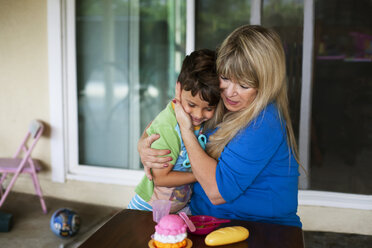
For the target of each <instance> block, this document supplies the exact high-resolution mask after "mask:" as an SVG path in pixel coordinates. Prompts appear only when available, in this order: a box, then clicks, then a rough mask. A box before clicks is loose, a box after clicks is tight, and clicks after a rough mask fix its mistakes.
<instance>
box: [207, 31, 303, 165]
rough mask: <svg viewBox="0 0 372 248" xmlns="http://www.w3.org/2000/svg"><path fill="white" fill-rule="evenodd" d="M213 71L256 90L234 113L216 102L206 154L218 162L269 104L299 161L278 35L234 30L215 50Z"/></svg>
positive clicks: (282, 53) (266, 32)
mask: <svg viewBox="0 0 372 248" xmlns="http://www.w3.org/2000/svg"><path fill="white" fill-rule="evenodd" d="M217 72H218V74H219V75H223V76H224V77H227V78H229V79H231V80H232V81H233V82H235V83H237V82H238V83H239V84H242V85H246V86H248V87H251V88H254V89H256V90H257V95H256V97H255V99H254V100H253V101H252V103H251V104H250V105H249V106H248V107H247V108H244V109H242V110H240V111H236V112H229V111H228V110H227V109H226V108H225V106H224V104H223V101H220V102H219V104H218V106H217V109H216V112H215V115H214V117H213V119H212V120H210V121H209V123H208V127H207V128H213V127H218V130H217V131H216V133H215V134H213V135H212V136H211V137H210V139H209V141H208V145H207V152H208V154H209V155H210V156H212V157H213V158H215V159H218V157H219V156H220V155H221V153H222V151H223V149H224V148H225V146H226V145H227V144H228V143H229V142H230V141H231V140H232V139H233V138H234V137H235V135H237V134H238V132H239V131H240V130H242V129H243V128H244V127H246V126H247V125H248V124H250V123H251V122H252V121H253V120H254V119H255V118H256V117H257V116H258V115H259V114H260V112H261V111H262V110H263V109H264V108H265V107H266V106H267V105H268V104H269V103H271V102H273V103H275V104H276V107H277V108H278V110H279V115H280V118H281V119H282V120H283V119H284V120H285V124H286V126H285V129H286V132H287V142H288V144H289V145H290V147H291V149H292V151H293V154H294V157H295V158H296V160H297V162H299V161H298V151H297V144H296V140H295V137H294V134H293V129H292V122H291V118H290V115H289V109H288V98H287V84H286V68H285V55H284V50H283V47H282V43H281V40H280V38H279V36H278V35H277V34H276V33H275V32H274V31H272V30H269V29H266V28H264V27H261V26H250V25H245V26H241V27H239V28H237V29H235V30H234V31H233V32H232V33H231V34H230V35H229V36H228V37H227V38H226V39H225V40H224V42H223V43H222V45H221V47H220V48H219V49H218V53H217ZM282 123H283V122H282Z"/></svg>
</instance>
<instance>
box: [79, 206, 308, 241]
mask: <svg viewBox="0 0 372 248" xmlns="http://www.w3.org/2000/svg"><path fill="white" fill-rule="evenodd" d="M155 225H156V223H155V222H154V221H153V220H152V212H148V211H138V210H129V209H124V210H122V211H120V212H119V213H117V214H116V215H115V216H113V217H112V218H111V219H110V220H109V221H108V222H107V223H106V224H104V225H103V226H102V227H101V228H100V229H98V230H97V231H96V232H95V233H94V234H93V235H92V236H91V237H89V238H88V239H87V240H86V241H85V242H84V243H83V244H82V245H81V246H80V248H95V247H97V248H98V247H99V248H102V247H104V248H121V247H131V248H146V247H148V242H149V241H150V239H151V235H152V234H153V233H154V232H155ZM223 226H244V227H246V228H247V229H248V230H249V237H248V239H247V240H246V241H242V242H239V243H235V244H229V245H224V246H219V247H223V248H243V247H244V248H247V247H249V248H270V247H275V248H280V247H283V248H292V247H293V248H303V247H304V244H303V233H302V229H301V228H298V227H292V226H283V225H277V224H268V223H258V222H250V221H238V220H232V221H231V222H229V223H225V224H222V225H221V227H223ZM188 238H189V239H191V240H192V242H193V246H192V247H194V248H198V247H209V246H206V245H205V243H204V238H205V235H204V236H199V235H193V234H188ZM215 247H217V246H215Z"/></svg>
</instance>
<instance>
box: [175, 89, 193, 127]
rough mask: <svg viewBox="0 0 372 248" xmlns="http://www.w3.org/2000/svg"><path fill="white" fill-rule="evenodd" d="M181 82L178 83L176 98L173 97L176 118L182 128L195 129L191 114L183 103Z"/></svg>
mask: <svg viewBox="0 0 372 248" xmlns="http://www.w3.org/2000/svg"><path fill="white" fill-rule="evenodd" d="M181 91H182V89H181V83H180V82H177V84H176V98H175V99H173V103H174V111H175V113H176V118H177V122H178V125H179V126H180V129H190V130H192V129H193V125H192V122H191V118H190V115H189V114H188V113H186V112H185V110H184V109H183V107H182V104H181Z"/></svg>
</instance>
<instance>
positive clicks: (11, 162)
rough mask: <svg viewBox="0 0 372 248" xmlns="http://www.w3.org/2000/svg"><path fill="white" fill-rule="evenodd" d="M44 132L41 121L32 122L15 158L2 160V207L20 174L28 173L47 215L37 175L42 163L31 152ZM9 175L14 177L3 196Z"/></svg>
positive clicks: (0, 189)
mask: <svg viewBox="0 0 372 248" xmlns="http://www.w3.org/2000/svg"><path fill="white" fill-rule="evenodd" d="M43 131H44V125H43V124H42V123H41V122H40V121H37V120H33V121H31V124H30V127H29V129H28V132H27V134H26V136H25V138H24V139H23V141H22V143H21V145H20V147H19V148H18V150H17V152H16V153H15V155H14V156H13V158H0V174H2V176H1V179H0V197H1V200H0V207H1V206H2V205H3V204H4V202H5V199H6V198H7V196H8V194H9V192H10V190H11V189H12V187H13V185H14V183H15V181H16V180H17V178H18V176H19V174H21V173H28V174H30V176H31V178H32V181H33V183H34V187H35V191H36V194H37V195H38V196H39V198H40V203H41V208H42V209H43V212H44V213H47V208H46V205H45V201H44V198H43V194H42V192H41V188H40V183H39V180H38V178H37V174H36V173H37V172H39V171H40V170H41V166H40V162H39V161H38V160H37V159H32V158H31V152H32V150H33V149H34V148H35V145H36V143H37V142H38V140H39V139H40V136H41V135H42V133H43ZM28 143H30V144H29V145H30V146H29V148H27V144H28ZM21 151H23V157H20V155H21ZM8 174H14V175H13V177H12V179H11V181H10V183H9V185H8V186H7V187H6V189H5V192H4V194H3V183H4V181H5V179H6V177H7V175H8Z"/></svg>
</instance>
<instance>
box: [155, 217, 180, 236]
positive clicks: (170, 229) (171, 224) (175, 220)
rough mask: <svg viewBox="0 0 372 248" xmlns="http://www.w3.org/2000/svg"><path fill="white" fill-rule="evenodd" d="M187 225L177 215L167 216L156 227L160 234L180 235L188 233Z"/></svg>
mask: <svg viewBox="0 0 372 248" xmlns="http://www.w3.org/2000/svg"><path fill="white" fill-rule="evenodd" d="M186 228H187V225H186V224H185V222H184V221H183V219H182V218H181V217H180V216H178V215H175V214H170V215H166V216H164V217H163V218H161V220H160V221H159V223H158V224H157V225H156V226H155V230H156V232H157V233H158V234H162V235H178V234H181V233H185V232H186Z"/></svg>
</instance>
